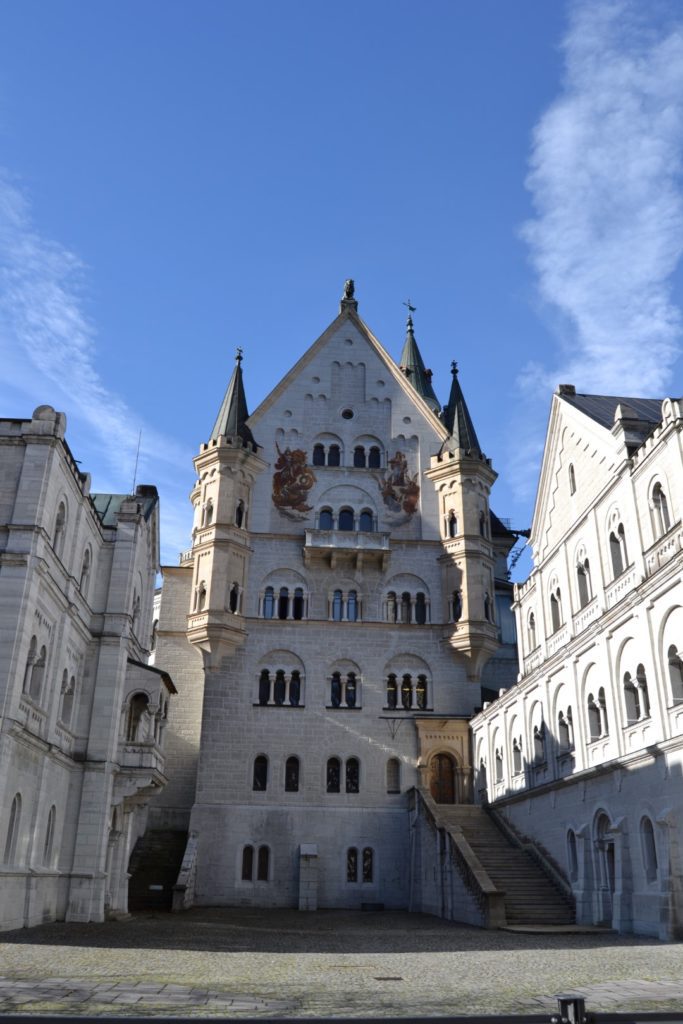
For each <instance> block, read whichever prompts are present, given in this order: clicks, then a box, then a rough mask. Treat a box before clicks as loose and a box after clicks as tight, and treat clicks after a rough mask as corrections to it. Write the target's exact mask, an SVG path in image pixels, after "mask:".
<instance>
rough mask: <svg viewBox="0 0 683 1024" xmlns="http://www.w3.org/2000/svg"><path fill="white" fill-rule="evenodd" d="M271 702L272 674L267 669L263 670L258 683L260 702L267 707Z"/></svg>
mask: <svg viewBox="0 0 683 1024" xmlns="http://www.w3.org/2000/svg"><path fill="white" fill-rule="evenodd" d="M269 701H270V672H269V671H268V669H267V668H262V669H261V675H260V676H259V681H258V702H259V704H262V705H265V704H268V702H269Z"/></svg>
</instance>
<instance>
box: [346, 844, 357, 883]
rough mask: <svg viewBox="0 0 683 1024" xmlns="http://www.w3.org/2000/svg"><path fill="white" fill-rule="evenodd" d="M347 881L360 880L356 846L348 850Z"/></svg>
mask: <svg viewBox="0 0 683 1024" xmlns="http://www.w3.org/2000/svg"><path fill="white" fill-rule="evenodd" d="M346 881H347V882H357V881H358V850H357V849H356V847H355V846H350V847H349V849H348V850H347V851H346Z"/></svg>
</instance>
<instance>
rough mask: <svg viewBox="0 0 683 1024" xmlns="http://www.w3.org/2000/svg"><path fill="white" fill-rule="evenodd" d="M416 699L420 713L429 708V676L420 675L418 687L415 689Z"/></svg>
mask: <svg viewBox="0 0 683 1024" xmlns="http://www.w3.org/2000/svg"><path fill="white" fill-rule="evenodd" d="M415 698H416V701H417V706H418V708H419V709H420V711H424V710H425V708H426V707H427V676H424V675H419V676H418V677H417V686H416V687H415Z"/></svg>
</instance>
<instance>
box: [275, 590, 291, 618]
mask: <svg viewBox="0 0 683 1024" xmlns="http://www.w3.org/2000/svg"><path fill="white" fill-rule="evenodd" d="M288 615H289V589H288V588H287V587H280V595H279V597H278V600H277V617H278V619H286V618H287V616H288Z"/></svg>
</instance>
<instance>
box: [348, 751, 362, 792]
mask: <svg viewBox="0 0 683 1024" xmlns="http://www.w3.org/2000/svg"><path fill="white" fill-rule="evenodd" d="M359 781H360V765H359V763H358V758H357V757H350V758H349V759H348V761H347V762H346V792H347V793H357V792H358V790H359Z"/></svg>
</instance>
